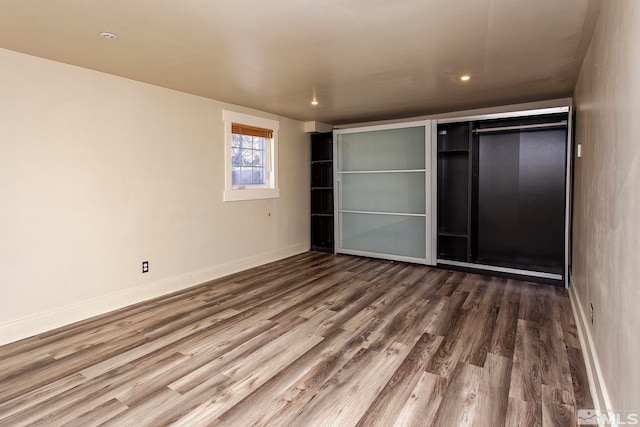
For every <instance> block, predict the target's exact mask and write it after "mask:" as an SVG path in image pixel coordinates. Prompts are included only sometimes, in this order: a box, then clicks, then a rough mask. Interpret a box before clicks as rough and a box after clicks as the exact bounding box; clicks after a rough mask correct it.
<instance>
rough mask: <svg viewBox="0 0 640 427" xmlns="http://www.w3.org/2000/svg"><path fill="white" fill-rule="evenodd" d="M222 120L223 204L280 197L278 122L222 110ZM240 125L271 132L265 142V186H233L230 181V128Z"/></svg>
mask: <svg viewBox="0 0 640 427" xmlns="http://www.w3.org/2000/svg"><path fill="white" fill-rule="evenodd" d="M222 120H223V121H224V152H225V156H224V159H225V165H224V169H225V175H224V193H223V200H224V201H225V202H235V201H241V200H257V199H275V198H278V197H280V189H279V188H278V172H277V171H278V169H277V159H278V156H277V148H278V131H279V129H280V122H278V121H276V120H271V119H265V118H263V117H256V116H251V115H249V114H243V113H237V112H235V111H229V110H223V111H222ZM234 123H235V124H242V125H246V126H253V127H258V128H263V129H270V130H272V131H273V138H272V139H270V140H267V143H266V145H267V146H266V147H265V154H266V159H265V172H266V173H267V179H266V184H264V185H247V186H233V184H232V180H231V172H232V164H231V163H232V155H231V144H232V141H231V135H232V131H231V127H232V124H234Z"/></svg>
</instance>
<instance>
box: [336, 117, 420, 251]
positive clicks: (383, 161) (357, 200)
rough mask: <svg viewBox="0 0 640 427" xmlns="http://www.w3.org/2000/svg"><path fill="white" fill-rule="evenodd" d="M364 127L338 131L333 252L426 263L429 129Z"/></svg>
mask: <svg viewBox="0 0 640 427" xmlns="http://www.w3.org/2000/svg"><path fill="white" fill-rule="evenodd" d="M364 129H366V128H364ZM364 129H359V130H348V131H339V132H341V133H338V139H337V140H338V146H337V159H338V162H337V167H338V169H337V171H336V173H337V188H338V191H337V206H338V209H337V210H338V216H337V231H338V236H337V243H338V246H337V252H342V253H351V254H356V255H367V256H374V257H381V258H387V259H398V260H407V261H413V262H422V263H424V262H425V259H426V258H427V255H428V254H427V247H428V242H429V240H428V236H427V234H428V232H429V229H428V226H427V224H428V223H429V222H428V218H430V215H428V210H427V203H428V202H430V197H429V194H430V193H429V189H430V176H429V174H428V173H427V167H426V165H428V164H430V162H429V161H428V156H429V154H430V151H429V150H427V149H426V141H427V138H428V137H429V136H430V126H428V124H427V125H425V123H424V122H421V123H420V124H418V125H416V124H415V123H414V124H413V125H410V126H407V125H404V126H403V127H398V126H396V127H394V128H389V129H385V128H380V127H377V128H376V129H375V130H364Z"/></svg>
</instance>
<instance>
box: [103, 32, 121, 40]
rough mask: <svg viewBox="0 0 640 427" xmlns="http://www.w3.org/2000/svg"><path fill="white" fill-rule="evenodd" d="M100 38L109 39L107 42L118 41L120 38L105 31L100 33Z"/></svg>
mask: <svg viewBox="0 0 640 427" xmlns="http://www.w3.org/2000/svg"><path fill="white" fill-rule="evenodd" d="M100 37H102V38H105V39H107V40H115V39H117V38H118V36H117V35H115V34H113V33H110V32H108V31H103V32H101V33H100Z"/></svg>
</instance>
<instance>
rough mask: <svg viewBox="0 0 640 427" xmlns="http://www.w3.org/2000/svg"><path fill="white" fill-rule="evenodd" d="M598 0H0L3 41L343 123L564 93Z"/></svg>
mask: <svg viewBox="0 0 640 427" xmlns="http://www.w3.org/2000/svg"><path fill="white" fill-rule="evenodd" d="M600 5H601V0H396V1H392V0H260V1H259V0H111V1H102V2H99V1H98V0H55V1H53V0H2V1H0V47H2V48H6V49H10V50H14V51H18V52H23V53H27V54H31V55H36V56H40V57H43V58H48V59H53V60H56V61H61V62H65V63H68V64H74V65H78V66H81V67H86V68H90V69H94V70H99V71H103V72H106V73H111V74H115V75H118V76H123V77H127V78H130V79H134V80H140V81H143V82H148V83H152V84H155V85H159V86H164V87H168V88H172V89H176V90H180V91H183V92H188V93H193V94H197V95H201V96H205V97H208V98H213V99H217V100H220V101H225V102H230V103H234V104H238V105H244V106H247V107H253V108H256V109H259V110H263V111H269V112H272V113H277V114H281V115H283V116H286V117H291V118H294V119H300V120H305V121H308V120H318V121H321V122H326V123H332V124H342V123H350V122H358V121H370V120H380V119H392V118H399V117H408V116H416V115H422V114H430V113H435V112H444V111H452V110H456V109H466V108H476V107H484V106H490V105H499V104H508V103H517V102H527V101H537V100H543V99H551V98H560V97H566V96H571V94H572V91H573V87H574V85H575V82H576V79H577V76H578V72H579V70H580V66H581V64H582V60H583V58H584V55H585V52H586V50H587V48H588V46H589V42H590V40H591V35H592V32H593V28H594V26H595V22H596V20H597V16H598V13H599V10H600ZM101 31H110V32H113V33H116V34H117V35H118V39H117V40H112V41H110V40H105V39H103V38H101V37H100V36H99V34H98V33H99V32H101ZM465 73H468V74H470V75H471V76H472V79H471V81H469V82H467V83H463V82H460V81H459V79H458V77H459V76H460V75H462V74H465ZM313 96H317V99H318V101H319V105H318V106H315V107H314V106H312V105H311V104H310V101H311V99H312V98H313Z"/></svg>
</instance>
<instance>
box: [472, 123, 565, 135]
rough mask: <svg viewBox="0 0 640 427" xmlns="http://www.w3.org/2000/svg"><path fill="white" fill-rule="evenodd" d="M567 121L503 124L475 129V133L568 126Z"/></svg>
mask: <svg viewBox="0 0 640 427" xmlns="http://www.w3.org/2000/svg"><path fill="white" fill-rule="evenodd" d="M566 125H567V121H566V120H563V121H561V122H555V123H538V124H535V125H518V126H502V127H497V128H482V129H474V130H473V132H474V133H485V132H498V131H501V130H519V129H535V128H550V127H558V126H566Z"/></svg>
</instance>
